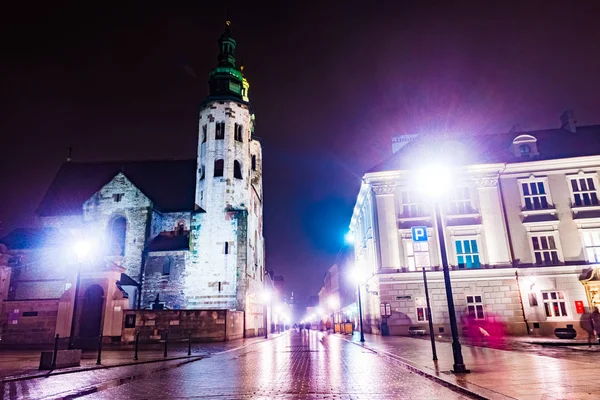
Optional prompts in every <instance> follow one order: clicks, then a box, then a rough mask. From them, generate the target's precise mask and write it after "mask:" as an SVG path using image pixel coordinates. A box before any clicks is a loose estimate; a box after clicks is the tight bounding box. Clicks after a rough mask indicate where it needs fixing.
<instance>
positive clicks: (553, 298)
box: [542, 291, 568, 318]
mask: <svg viewBox="0 0 600 400" xmlns="http://www.w3.org/2000/svg"><path fill="white" fill-rule="evenodd" d="M542 300H543V301H544V310H545V311H546V317H550V318H552V317H566V316H567V315H568V314H567V303H566V302H565V295H564V293H563V292H558V291H554V292H542Z"/></svg>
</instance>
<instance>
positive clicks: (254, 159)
mask: <svg viewBox="0 0 600 400" xmlns="http://www.w3.org/2000/svg"><path fill="white" fill-rule="evenodd" d="M252 171H256V156H252Z"/></svg>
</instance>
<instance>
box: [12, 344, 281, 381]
mask: <svg viewBox="0 0 600 400" xmlns="http://www.w3.org/2000/svg"><path fill="white" fill-rule="evenodd" d="M284 335H285V333H282V334H279V335H277V336H270V337H269V338H267V339H262V340H257V341H255V342H252V343H248V344H245V345H242V346H238V347H234V348H233V349H228V350H224V351H219V352H216V353H213V354H210V355H208V356H206V355H203V356H193V355H192V356H179V357H170V358H160V359H154V360H145V361H130V362H126V363H123V364H115V365H94V366H91V367H83V368H78V369H72V370H65V371H60V370H51V371H49V372H46V373H39V374H35V375H26V376H8V377H6V378H2V379H0V383H10V382H17V381H25V380H28V379H37V378H48V377H50V376H55V375H65V374H74V373H77V372H86V371H94V370H98V369H109V368H117V367H130V366H132V365H138V364H151V363H157V362H166V361H177V360H190V362H194V361H199V360H202V359H204V358H207V357H211V356H214V355H217V354H223V353H229V352H231V351H236V350H240V349H243V348H244V347H248V346H252V345H253V344H258V343H264V342H267V341H269V340H274V339H277V338H280V337H282V336H284ZM178 365H179V364H178ZM55 371H56V372H55Z"/></svg>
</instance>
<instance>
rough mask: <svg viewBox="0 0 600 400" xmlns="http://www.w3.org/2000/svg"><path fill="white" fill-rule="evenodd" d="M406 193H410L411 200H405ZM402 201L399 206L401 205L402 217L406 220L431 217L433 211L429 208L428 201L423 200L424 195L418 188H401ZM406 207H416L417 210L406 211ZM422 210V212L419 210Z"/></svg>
mask: <svg viewBox="0 0 600 400" xmlns="http://www.w3.org/2000/svg"><path fill="white" fill-rule="evenodd" d="M405 193H407V194H408V196H409V197H408V199H409V200H410V201H408V202H406V203H405V202H404V199H405ZM399 197H400V199H399V200H400V201H399V203H400V204H399V207H400V211H401V212H400V219H404V220H409V219H425V218H428V217H430V215H431V213H430V210H429V207H428V206H427V203H426V202H425V201H423V198H422V196H421V195H420V194H419V192H418V191H416V190H410V189H406V188H405V189H401V190H400V196H399ZM405 207H407V208H408V209H409V210H411V208H412V207H415V208H416V210H417V212H416V214H417V215H415V214H413V213H412V212H410V211H409V212H408V213H405V212H404V210H405ZM419 211H420V212H419Z"/></svg>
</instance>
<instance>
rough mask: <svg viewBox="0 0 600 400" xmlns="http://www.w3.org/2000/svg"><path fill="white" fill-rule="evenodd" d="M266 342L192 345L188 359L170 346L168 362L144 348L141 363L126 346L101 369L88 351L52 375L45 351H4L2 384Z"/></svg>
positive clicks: (107, 354) (105, 353)
mask: <svg viewBox="0 0 600 400" xmlns="http://www.w3.org/2000/svg"><path fill="white" fill-rule="evenodd" d="M280 335H282V334H271V335H269V339H271V338H275V337H278V336H280ZM264 340H265V339H264V338H263V337H254V338H249V339H237V340H232V341H229V342H207V343H192V356H191V357H188V355H187V352H188V347H187V343H172V344H170V345H169V346H168V353H167V355H168V356H167V357H166V358H165V357H164V350H162V349H159V347H158V346H154V348H152V349H144V347H143V346H140V350H139V353H138V360H137V361H136V360H134V359H133V355H134V349H133V347H132V346H125V347H124V348H123V349H120V350H114V349H111V350H109V349H103V350H102V360H101V361H102V364H101V365H96V361H97V356H98V353H97V352H96V351H84V352H83V353H82V356H81V365H80V366H79V367H72V368H61V369H56V370H52V371H41V370H39V369H38V368H39V364H40V354H41V350H4V349H3V350H1V351H0V381H2V382H8V381H12V380H19V379H30V378H36V377H41V376H49V375H58V374H65V373H72V372H79V371H87V370H93V369H102V368H111V367H117V366H126V365H135V364H144V363H149V362H162V361H170V360H177V359H183V358H185V359H190V360H193V359H201V358H204V357H208V356H211V355H212V354H216V353H222V352H226V351H232V350H234V349H237V348H240V347H245V346H248V345H251V344H254V343H258V342H262V341H264ZM266 340H268V339H266ZM161 347H162V346H161Z"/></svg>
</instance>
